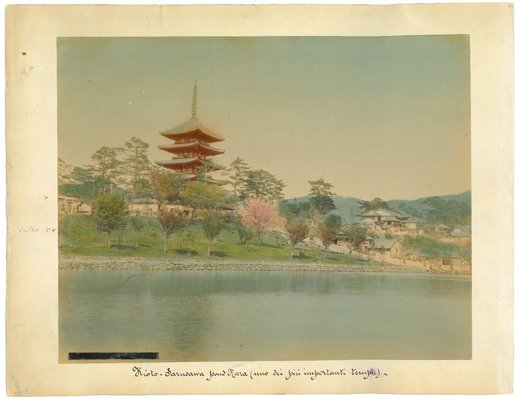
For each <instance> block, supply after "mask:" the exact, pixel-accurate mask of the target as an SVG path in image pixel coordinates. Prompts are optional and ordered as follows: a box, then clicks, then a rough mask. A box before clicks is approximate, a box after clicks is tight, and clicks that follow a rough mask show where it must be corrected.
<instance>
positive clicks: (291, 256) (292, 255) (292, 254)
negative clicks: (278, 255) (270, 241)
mask: <svg viewBox="0 0 519 400" xmlns="http://www.w3.org/2000/svg"><path fill="white" fill-rule="evenodd" d="M294 248H295V246H292V253H291V254H290V258H294Z"/></svg>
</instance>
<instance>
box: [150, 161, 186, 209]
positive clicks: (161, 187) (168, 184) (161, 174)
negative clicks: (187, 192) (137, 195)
mask: <svg viewBox="0 0 519 400" xmlns="http://www.w3.org/2000/svg"><path fill="white" fill-rule="evenodd" d="M184 185H185V180H184V177H183V176H182V175H180V174H175V173H173V172H170V171H168V170H166V169H164V168H153V169H152V170H151V172H150V182H149V186H150V190H151V192H152V194H153V197H154V198H155V200H157V202H158V203H159V208H161V207H162V205H163V204H164V203H165V202H166V201H170V202H172V201H174V200H178V199H179V198H180V193H181V191H182V188H183V187H184Z"/></svg>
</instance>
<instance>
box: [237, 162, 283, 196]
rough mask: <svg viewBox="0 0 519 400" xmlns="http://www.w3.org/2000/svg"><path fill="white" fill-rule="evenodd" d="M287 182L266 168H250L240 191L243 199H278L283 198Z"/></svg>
mask: <svg viewBox="0 0 519 400" xmlns="http://www.w3.org/2000/svg"><path fill="white" fill-rule="evenodd" d="M284 188H285V184H284V183H283V181H282V180H280V179H277V178H276V177H275V176H274V175H272V174H271V173H270V172H267V171H265V170H262V169H260V170H250V171H248V172H247V179H246V181H245V186H244V187H243V190H242V191H241V193H240V197H241V198H242V199H249V198H255V199H262V200H265V201H277V200H281V199H282V198H283V189H284Z"/></svg>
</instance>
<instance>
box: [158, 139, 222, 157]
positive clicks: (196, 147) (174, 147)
mask: <svg viewBox="0 0 519 400" xmlns="http://www.w3.org/2000/svg"><path fill="white" fill-rule="evenodd" d="M159 149H161V150H164V151H167V152H169V153H173V154H178V153H184V152H186V151H189V150H191V151H193V152H199V153H201V154H204V155H208V156H215V155H218V154H223V153H224V151H223V150H219V149H215V148H214V147H211V146H209V145H207V144H204V143H201V142H199V141H198V140H195V141H194V142H187V143H176V144H169V145H164V146H159Z"/></svg>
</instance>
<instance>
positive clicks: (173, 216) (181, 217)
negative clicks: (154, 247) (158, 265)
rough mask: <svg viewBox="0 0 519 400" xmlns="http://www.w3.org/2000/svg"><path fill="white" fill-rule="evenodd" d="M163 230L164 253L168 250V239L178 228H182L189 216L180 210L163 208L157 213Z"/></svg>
mask: <svg viewBox="0 0 519 400" xmlns="http://www.w3.org/2000/svg"><path fill="white" fill-rule="evenodd" d="M157 219H158V220H159V222H160V224H161V226H162V230H163V232H164V245H163V247H162V251H163V253H164V254H166V253H167V251H168V239H169V237H170V236H171V235H172V234H173V233H174V232H175V231H177V230H180V229H181V228H183V227H184V225H185V224H186V222H187V220H188V217H187V216H186V214H185V213H184V212H182V211H179V210H174V209H169V210H166V209H165V208H161V209H160V210H159V212H158V213H157Z"/></svg>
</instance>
